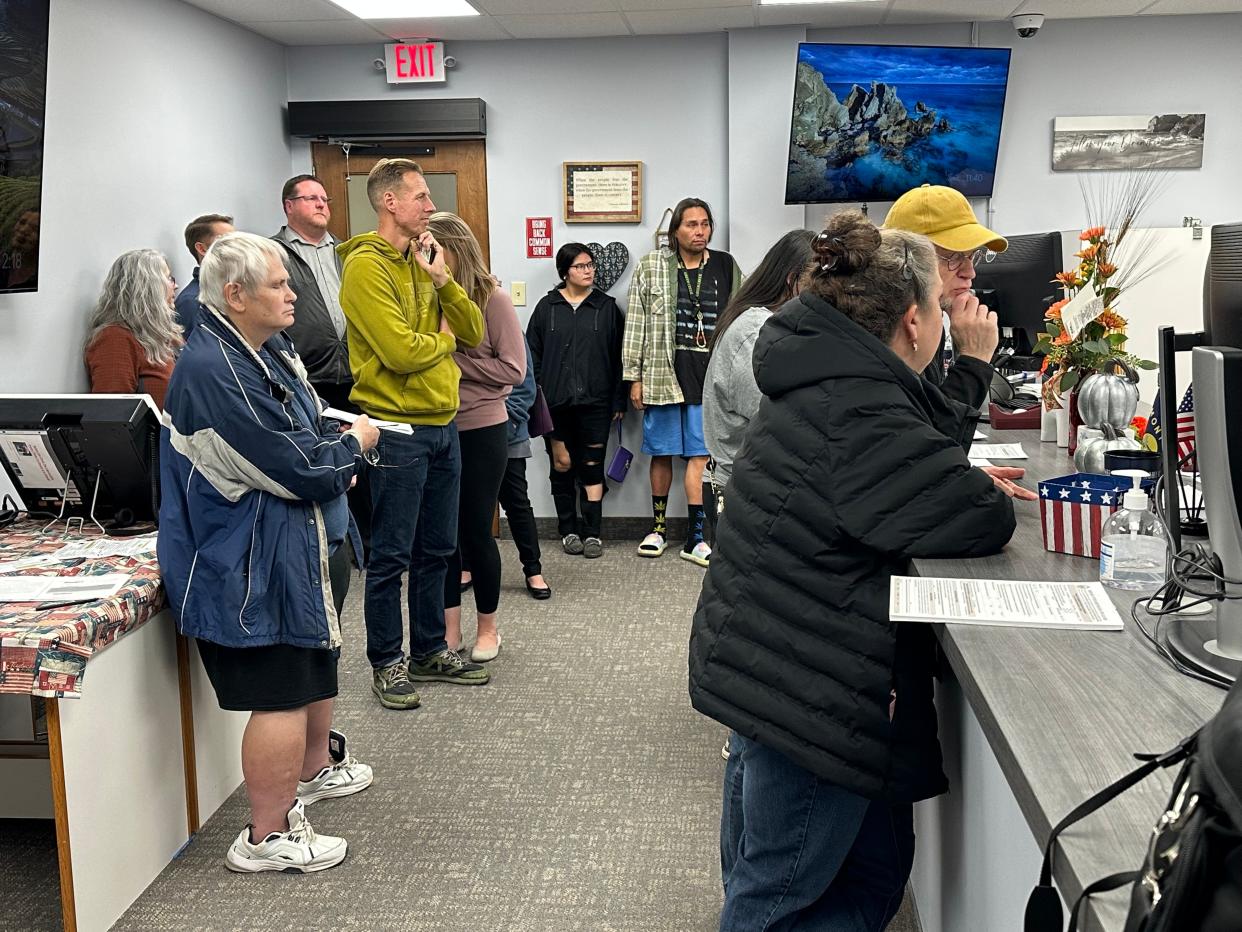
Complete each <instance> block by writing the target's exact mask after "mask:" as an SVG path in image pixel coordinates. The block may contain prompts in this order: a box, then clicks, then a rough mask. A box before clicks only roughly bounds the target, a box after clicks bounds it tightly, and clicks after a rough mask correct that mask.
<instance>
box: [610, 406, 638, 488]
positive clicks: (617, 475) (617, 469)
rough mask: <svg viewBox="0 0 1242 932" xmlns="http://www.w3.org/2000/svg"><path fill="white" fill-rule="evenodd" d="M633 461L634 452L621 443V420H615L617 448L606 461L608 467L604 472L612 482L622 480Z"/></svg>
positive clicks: (627, 473)
mask: <svg viewBox="0 0 1242 932" xmlns="http://www.w3.org/2000/svg"><path fill="white" fill-rule="evenodd" d="M632 462H634V454H633V453H631V452H630V451H629V450H627V449H626V448H625V447H623V446H622V445H621V421H620V420H618V421H617V449H616V452H615V453H613V454H612V460H611V461H610V462H609V463H608V469H607V470H605V474H606V475H607V476H608V478H609V479H611V480H612V481H613V482H617V483H620V482H624V481H625V477H626V476H627V475H629V472H630V464H631V463H632Z"/></svg>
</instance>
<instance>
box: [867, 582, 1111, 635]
mask: <svg viewBox="0 0 1242 932" xmlns="http://www.w3.org/2000/svg"><path fill="white" fill-rule="evenodd" d="M888 611H889V617H891V618H892V620H893V621H917V622H945V623H948V624H958V625H1009V626H1015V627H1022V628H1066V629H1071V630H1079V631H1121V630H1123V629H1124V628H1125V625H1124V624H1123V622H1122V620H1121V615H1120V614H1118V612H1117V607H1116V606H1115V605H1113V601H1112V599H1110V598H1109V597H1108V591H1107V590H1106V589H1105V588H1104V586H1103V585H1102V584H1101V583H1098V582H1055V583H1054V582H1022V581H1013V580H1001V579H929V578H927V577H923V576H894V577H893V579H892V582H891V584H890V586H889V606H888Z"/></svg>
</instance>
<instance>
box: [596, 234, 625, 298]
mask: <svg viewBox="0 0 1242 932" xmlns="http://www.w3.org/2000/svg"><path fill="white" fill-rule="evenodd" d="M587 248H588V249H590V250H591V252H593V253H594V254H595V287H596V288H598V289H599V290H600V291H608V290H609V289H610V288H612V286H613V285H615V284H616V283H617V279H619V278H620V277H621V275H622V273H623V272H625V268H626V266H628V265H629V264H630V251H629V250H628V249H626V248H625V244H624V243H609V244H608V245H607V246H601V245H600V244H599V243H587Z"/></svg>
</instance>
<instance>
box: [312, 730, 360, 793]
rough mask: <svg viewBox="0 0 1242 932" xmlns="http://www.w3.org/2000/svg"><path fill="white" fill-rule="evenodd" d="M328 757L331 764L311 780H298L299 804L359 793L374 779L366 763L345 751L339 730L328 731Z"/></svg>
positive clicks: (343, 737) (342, 737) (342, 736)
mask: <svg viewBox="0 0 1242 932" xmlns="http://www.w3.org/2000/svg"><path fill="white" fill-rule="evenodd" d="M328 756H329V757H330V758H331V760H332V763H331V764H329V765H328V766H327V767H325V768H323V770H321V771H319V773H317V774H315V776H314V777H312V778H311V779H309V780H305V781H303V780H299V781H298V799H300V800H301V801H302V804H303V805H306V806H309V805H310V804H311V803H317V802H319V800H321V799H333V798H335V797H337V796H352V795H353V794H354V793H361V792H362V791H363V790H365V789H366V788H367V787H368V786H370V785H371V781H372V780H374V779H375V775H374V773H373V772H372V771H371V767H370V765H369V764H364V763H362V762H361V761H359V760H358V759H357V758H355V757H354V756H353V755H352V754H350V753H349V751H347V750H346V748H345V736H344V735H343V734H341V733H340V732H339V731H329V732H328Z"/></svg>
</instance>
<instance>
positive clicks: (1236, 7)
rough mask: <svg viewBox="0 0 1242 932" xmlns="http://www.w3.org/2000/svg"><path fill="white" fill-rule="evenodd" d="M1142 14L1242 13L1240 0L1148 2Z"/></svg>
mask: <svg viewBox="0 0 1242 932" xmlns="http://www.w3.org/2000/svg"><path fill="white" fill-rule="evenodd" d="M1142 12H1143V13H1149V14H1156V15H1170V16H1171V15H1173V14H1175V13H1242V0H1156V2H1155V3H1150V2H1149V3H1148V5H1147V6H1146V7H1144V8H1143V10H1142Z"/></svg>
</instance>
